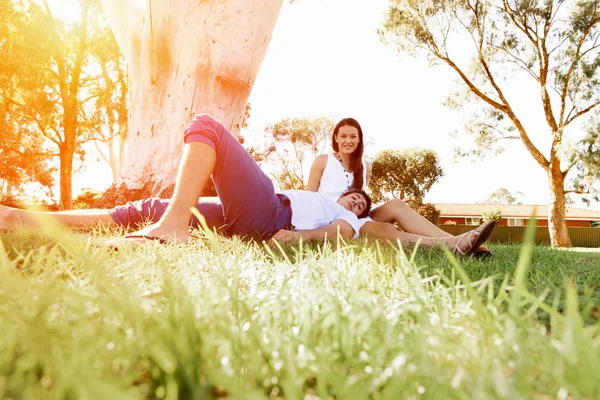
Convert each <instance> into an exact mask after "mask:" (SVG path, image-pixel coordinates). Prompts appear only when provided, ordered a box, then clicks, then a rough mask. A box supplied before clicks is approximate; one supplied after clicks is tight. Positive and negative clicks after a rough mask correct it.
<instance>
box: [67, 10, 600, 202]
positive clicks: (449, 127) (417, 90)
mask: <svg viewBox="0 0 600 400" xmlns="http://www.w3.org/2000/svg"><path fill="white" fill-rule="evenodd" d="M55 3H57V2H55ZM58 3H60V2H58ZM386 7H387V0H369V1H364V0H323V1H318V0H300V1H297V2H295V3H294V4H288V3H287V2H286V4H284V6H283V9H282V12H281V15H280V17H279V19H278V22H277V26H276V28H275V31H274V33H273V39H272V42H271V44H270V46H269V49H268V51H267V55H266V57H265V60H264V62H263V64H262V67H261V70H260V72H259V75H258V77H257V79H256V82H255V84H254V87H253V90H252V93H251V96H250V99H249V102H250V103H251V105H252V113H251V118H250V120H249V128H248V131H249V132H246V133H245V134H244V136H245V137H246V138H248V139H250V141H252V140H254V141H256V140H260V138H262V136H263V135H262V132H263V130H264V127H265V126H266V125H267V124H269V123H273V122H276V121H277V120H279V119H281V118H283V117H304V116H320V115H331V116H333V117H334V118H343V117H350V116H351V117H354V118H356V119H357V120H358V121H359V122H360V123H361V125H362V127H363V131H364V133H365V136H366V137H367V138H368V139H369V140H371V141H372V143H373V145H372V146H370V147H368V148H367V149H366V152H367V155H368V156H370V157H372V156H373V155H374V154H375V153H376V152H377V151H379V150H382V149H404V148H410V147H425V148H430V149H433V150H435V151H436V152H437V153H438V155H439V156H440V158H441V160H442V165H443V168H444V171H445V176H444V177H443V178H441V180H440V181H439V182H438V183H436V184H435V185H434V186H433V188H432V190H431V191H430V192H429V193H428V194H427V196H426V198H425V200H426V201H428V202H467V203H469V202H477V201H482V200H484V199H486V198H487V197H488V196H489V194H490V193H491V192H493V191H495V190H496V189H498V188H500V187H505V188H507V189H508V190H509V191H511V192H516V191H520V192H522V193H523V194H524V196H522V197H521V198H519V200H520V201H522V202H524V203H538V204H544V203H548V199H549V194H548V193H549V192H548V183H547V177H546V175H545V173H544V172H543V170H542V168H541V167H540V166H539V165H537V164H536V163H535V162H534V161H533V158H532V157H531V156H530V155H529V154H528V153H527V152H526V150H525V148H524V146H523V145H522V144H521V143H520V142H517V141H515V142H511V143H507V144H506V145H505V148H506V151H505V152H504V153H503V154H502V155H500V156H494V155H489V156H488V157H486V159H485V160H484V161H477V162H475V163H472V162H471V161H470V160H460V161H459V162H458V163H453V151H454V150H453V149H454V148H455V147H457V146H461V145H464V144H465V143H468V141H467V139H466V138H465V137H464V136H463V137H462V138H461V139H460V140H463V141H462V142H461V141H460V140H459V139H456V138H452V137H451V136H450V132H452V131H454V130H457V129H458V130H460V129H461V122H463V120H464V119H465V118H464V116H462V115H460V114H459V113H457V112H456V111H454V112H453V111H451V110H449V109H448V108H446V107H445V106H443V105H442V101H443V100H444V98H445V97H446V96H447V95H448V94H449V93H450V92H451V91H452V89H453V88H456V85H457V82H456V81H455V79H456V76H455V75H456V74H455V73H453V71H451V70H450V69H449V68H447V67H442V66H439V67H430V66H429V65H428V63H427V62H426V61H425V60H424V59H414V58H411V57H410V56H408V55H398V53H397V51H396V49H395V48H394V47H393V46H389V45H384V44H383V43H381V41H380V40H379V36H378V34H377V29H378V28H379V27H380V26H381V22H382V20H383V13H384V12H385V10H386ZM60 15H66V16H69V15H70V14H69V13H68V12H65V11H63V12H62V13H60ZM523 85H524V83H522V82H516V83H515V87H514V89H513V93H510V90H509V95H511V94H512V95H513V96H514V100H515V101H517V100H518V103H519V106H520V109H521V110H523V109H525V110H527V107H531V106H530V104H531V105H533V107H539V105H538V104H539V100H537V99H535V98H532V99H528V98H527V97H526V96H522V93H521V92H520V88H522V86H523ZM533 93H534V94H535V93H536V92H535V90H534V91H533ZM196 111H197V112H201V111H202V110H196ZM524 114H525V115H524V116H523V119H524V121H525V123H526V125H527V124H528V125H529V127H534V129H533V130H535V131H537V133H539V136H536V135H533V137H532V139H533V141H534V143H536V144H537V143H544V142H547V140H545V141H544V142H539V140H543V138H544V137H545V136H546V137H547V131H546V130H545V129H546V128H545V127H544V124H543V121H537V120H535V118H531V119H528V117H531V116H539V115H540V112H539V109H536V108H532V109H531V111H530V112H527V111H526V112H525V113H524ZM546 146H547V145H546ZM541 149H542V151H547V150H548V149H546V148H544V145H541ZM92 158H93V157H90V158H89V159H88V160H91V159H92ZM109 184H110V172H109V167H108V166H107V165H105V164H102V163H100V162H98V163H91V164H90V165H88V166H87V167H86V169H85V171H83V172H81V173H79V174H77V175H76V176H75V179H74V189H75V194H76V193H77V191H79V190H81V188H82V187H96V188H102V189H104V188H106V187H107V186H108V185H109ZM595 208H598V207H595Z"/></svg>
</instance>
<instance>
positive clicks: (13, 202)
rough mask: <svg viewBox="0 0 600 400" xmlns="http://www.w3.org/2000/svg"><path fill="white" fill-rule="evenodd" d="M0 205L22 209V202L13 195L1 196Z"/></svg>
mask: <svg viewBox="0 0 600 400" xmlns="http://www.w3.org/2000/svg"><path fill="white" fill-rule="evenodd" d="M0 204H2V205H3V206H7V207H16V208H21V207H22V206H21V200H19V198H18V197H16V196H14V195H11V194H0Z"/></svg>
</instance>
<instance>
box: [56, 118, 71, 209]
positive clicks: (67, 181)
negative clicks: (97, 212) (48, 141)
mask: <svg viewBox="0 0 600 400" xmlns="http://www.w3.org/2000/svg"><path fill="white" fill-rule="evenodd" d="M65 130H66V127H65ZM74 154H75V146H74V144H72V143H70V142H63V143H61V145H60V151H59V157H60V209H61V210H70V209H72V208H73V155H74Z"/></svg>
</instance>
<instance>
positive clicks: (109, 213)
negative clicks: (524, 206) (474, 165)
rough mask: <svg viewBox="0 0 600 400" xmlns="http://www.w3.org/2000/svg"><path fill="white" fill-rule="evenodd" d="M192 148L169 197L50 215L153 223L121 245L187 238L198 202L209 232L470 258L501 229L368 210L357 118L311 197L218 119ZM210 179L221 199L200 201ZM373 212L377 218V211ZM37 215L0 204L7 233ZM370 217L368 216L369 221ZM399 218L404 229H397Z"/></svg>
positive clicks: (322, 166)
mask: <svg viewBox="0 0 600 400" xmlns="http://www.w3.org/2000/svg"><path fill="white" fill-rule="evenodd" d="M184 143H185V146H184V152H183V157H182V160H181V163H180V166H179V171H178V174H177V180H176V183H175V191H174V194H173V197H172V198H171V200H169V201H166V200H161V199H148V200H142V201H137V202H130V203H128V204H126V205H124V206H119V207H116V208H114V209H111V210H73V211H63V212H53V213H45V214H51V215H52V216H53V217H54V218H55V219H56V220H57V221H58V222H59V223H62V224H65V225H67V226H89V225H94V224H97V223H105V224H106V225H109V226H117V225H131V224H136V223H139V222H143V221H145V220H151V221H152V222H153V223H152V224H151V225H149V226H147V227H145V228H143V229H141V230H139V231H137V232H134V233H133V234H131V235H127V236H126V237H123V238H121V241H123V242H134V243H137V242H140V241H141V242H143V241H147V240H153V239H154V240H160V241H181V242H186V241H187V240H188V239H189V237H190V232H189V229H188V228H189V226H190V225H192V226H198V221H197V220H196V219H195V218H192V214H191V211H190V209H191V207H193V206H196V208H197V209H198V211H199V212H200V213H201V214H202V215H203V216H204V217H205V218H206V220H207V224H208V225H209V227H210V228H217V229H218V230H219V231H221V232H223V233H225V234H227V235H244V236H252V237H256V238H260V239H273V240H277V241H279V242H280V243H285V242H294V241H298V240H300V239H322V238H325V237H329V238H332V237H335V236H336V235H337V234H338V233H339V234H340V235H341V236H342V237H344V238H357V237H358V236H359V234H362V235H368V236H371V237H374V238H378V239H387V240H391V241H394V242H395V241H396V240H400V241H401V242H402V244H403V245H411V244H415V243H416V242H417V241H419V240H420V242H421V245H422V246H424V247H440V246H446V247H449V248H450V249H452V250H453V251H454V252H455V253H457V254H461V255H469V254H472V253H474V252H477V251H481V250H483V251H487V250H486V249H482V248H481V247H480V246H481V245H482V244H483V242H485V240H487V238H488V237H489V235H490V233H491V231H492V229H493V227H494V223H493V221H492V222H486V223H484V224H482V225H480V226H479V227H478V228H476V229H473V230H472V231H469V232H467V233H465V234H463V235H459V236H452V235H449V234H448V233H446V232H444V231H443V230H441V229H439V228H438V227H437V226H435V225H434V224H432V223H430V222H429V221H427V220H426V219H425V218H423V217H421V216H420V215H419V214H418V213H416V212H415V211H413V210H412V209H411V208H410V207H408V206H407V205H405V204H404V203H403V202H402V201H401V200H392V201H390V202H388V203H386V204H384V205H382V206H379V207H377V208H375V209H374V210H372V211H371V212H370V208H371V199H370V198H369V196H368V195H367V194H366V193H365V192H364V190H363V188H365V187H366V184H367V182H368V179H369V175H370V165H369V164H368V163H367V162H365V161H364V160H363V159H362V155H363V133H362V129H361V127H360V125H359V124H358V122H357V121H355V120H354V119H351V118H348V119H344V120H342V121H340V122H339V123H338V124H337V126H336V127H335V130H334V132H333V136H332V145H333V150H334V153H332V154H330V155H322V156H319V157H318V158H317V159H316V160H315V162H314V164H313V166H312V168H311V173H310V178H309V183H308V189H309V190H307V191H302V190H285V191H279V192H276V191H275V190H274V187H273V183H272V182H271V180H270V179H269V178H268V176H267V175H266V174H265V173H264V172H262V170H261V169H260V168H259V166H258V164H257V163H256V162H255V161H254V160H253V159H252V157H251V156H250V154H248V152H247V151H246V150H245V149H244V148H243V147H242V146H241V145H240V144H239V142H238V141H237V140H236V139H235V137H233V135H232V134H231V133H230V132H229V131H228V130H227V129H226V128H225V127H224V126H223V125H222V124H221V123H220V122H218V121H216V120H215V119H214V118H212V117H210V116H209V115H206V114H201V115H197V116H196V117H195V118H194V119H193V120H192V121H191V122H190V124H189V125H188V127H187V129H186V130H185V132H184ZM211 176H212V179H213V181H214V184H215V187H216V188H217V192H218V193H219V197H218V198H200V199H199V195H200V193H201V191H202V189H203V187H204V185H205V184H206V182H207V181H208V179H209V178H210V177H211ZM369 212H370V214H369ZM34 214H36V212H32V211H25V210H17V209H13V208H8V207H4V206H0V231H3V230H8V229H10V228H14V227H19V226H25V227H35V226H36V218H35V215H34ZM369 215H370V218H369ZM394 222H396V223H398V225H399V226H400V228H401V229H402V230H398V229H397V228H396V227H395V226H394V225H393V223H394Z"/></svg>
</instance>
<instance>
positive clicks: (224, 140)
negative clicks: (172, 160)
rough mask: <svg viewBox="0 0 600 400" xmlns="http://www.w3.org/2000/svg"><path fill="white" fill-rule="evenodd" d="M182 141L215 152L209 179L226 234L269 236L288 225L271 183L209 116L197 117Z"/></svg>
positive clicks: (228, 133) (284, 211)
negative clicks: (208, 146) (203, 145)
mask: <svg viewBox="0 0 600 400" xmlns="http://www.w3.org/2000/svg"><path fill="white" fill-rule="evenodd" d="M185 140H186V142H189V141H196V140H199V141H204V142H208V143H209V144H211V145H212V146H214V148H215V150H216V160H215V166H214V170H213V174H212V179H213V181H214V183H215V187H216V189H217V193H218V194H219V198H220V200H221V202H222V204H223V214H224V218H225V223H226V225H227V227H226V232H227V233H228V234H230V235H236V234H242V235H254V234H258V235H260V236H269V235H270V234H274V233H275V232H277V230H279V229H281V228H283V227H284V225H285V224H286V222H288V223H289V221H286V216H287V217H289V216H290V214H289V213H286V210H285V206H284V205H283V204H282V202H281V201H280V199H279V198H278V197H277V195H276V194H275V189H274V187H273V182H272V181H271V179H270V178H269V177H268V176H267V175H266V174H265V173H264V172H263V171H262V170H261V169H260V167H259V165H258V164H257V163H256V161H255V160H254V159H253V158H252V157H251V156H250V154H249V153H248V152H247V151H246V149H244V148H243V147H242V145H241V144H240V143H239V142H238V140H237V139H236V138H235V137H234V136H233V135H232V134H231V133H230V132H229V131H228V130H227V129H226V128H225V127H224V126H223V124H221V123H220V122H219V121H217V120H215V119H214V118H212V117H211V116H209V115H206V114H201V115H197V116H196V117H195V118H194V120H192V122H190V124H189V126H188V128H187V129H186V136H185ZM287 211H289V210H287Z"/></svg>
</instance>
